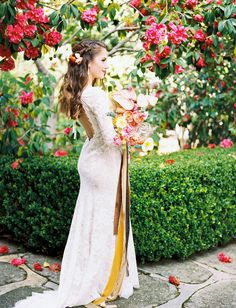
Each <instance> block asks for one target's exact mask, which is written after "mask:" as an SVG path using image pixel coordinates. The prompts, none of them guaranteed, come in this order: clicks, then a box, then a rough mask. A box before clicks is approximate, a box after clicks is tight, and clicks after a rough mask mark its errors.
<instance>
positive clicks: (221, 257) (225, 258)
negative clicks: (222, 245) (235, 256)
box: [218, 252, 232, 263]
mask: <svg viewBox="0 0 236 308" xmlns="http://www.w3.org/2000/svg"><path fill="white" fill-rule="evenodd" d="M218 260H219V261H221V262H224V263H231V262H232V258H230V257H229V256H226V255H225V254H224V253H223V252H221V253H219V254H218Z"/></svg>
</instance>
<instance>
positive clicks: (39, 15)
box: [25, 7, 49, 23]
mask: <svg viewBox="0 0 236 308" xmlns="http://www.w3.org/2000/svg"><path fill="white" fill-rule="evenodd" d="M25 14H26V16H27V18H28V19H30V20H31V21H34V22H36V23H47V22H49V18H48V16H47V15H45V14H44V10H43V9H42V8H41V7H39V8H33V9H32V10H31V11H28V12H26V13H25Z"/></svg>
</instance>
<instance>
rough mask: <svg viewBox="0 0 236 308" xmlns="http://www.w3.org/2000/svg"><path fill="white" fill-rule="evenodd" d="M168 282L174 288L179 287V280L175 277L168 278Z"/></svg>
mask: <svg viewBox="0 0 236 308" xmlns="http://www.w3.org/2000/svg"><path fill="white" fill-rule="evenodd" d="M169 282H170V283H172V284H174V285H175V286H179V285H180V280H179V279H178V278H177V277H175V276H169Z"/></svg>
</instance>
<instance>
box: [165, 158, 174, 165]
mask: <svg viewBox="0 0 236 308" xmlns="http://www.w3.org/2000/svg"><path fill="white" fill-rule="evenodd" d="M165 163H166V164H170V165H172V164H174V163H175V160H174V159H166V160H165Z"/></svg>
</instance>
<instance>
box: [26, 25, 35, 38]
mask: <svg viewBox="0 0 236 308" xmlns="http://www.w3.org/2000/svg"><path fill="white" fill-rule="evenodd" d="M36 30H37V27H36V26H35V25H26V26H25V27H24V35H25V36H27V37H29V38H33V37H34V35H35V32H36Z"/></svg>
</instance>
